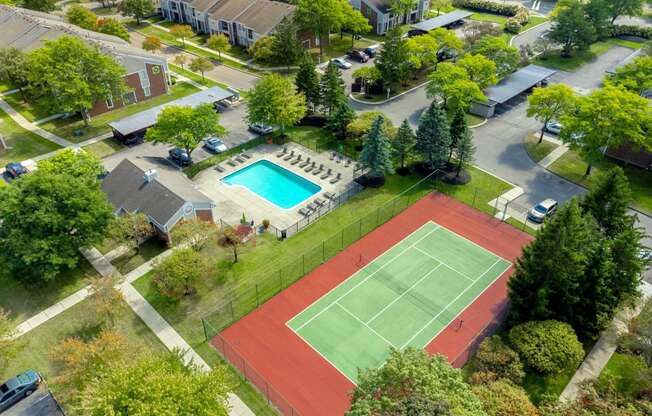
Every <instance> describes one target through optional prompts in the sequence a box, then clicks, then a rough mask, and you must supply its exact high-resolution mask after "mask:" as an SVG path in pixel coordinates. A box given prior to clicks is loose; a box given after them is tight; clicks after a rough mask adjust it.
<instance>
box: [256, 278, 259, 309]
mask: <svg viewBox="0 0 652 416" xmlns="http://www.w3.org/2000/svg"><path fill="white" fill-rule="evenodd" d="M259 306H260V298H259V297H258V283H256V307H259Z"/></svg>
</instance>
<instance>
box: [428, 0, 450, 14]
mask: <svg viewBox="0 0 652 416" xmlns="http://www.w3.org/2000/svg"><path fill="white" fill-rule="evenodd" d="M452 5H453V3H452V2H451V0H431V1H430V8H431V9H434V10H436V11H437V16H439V12H440V10H441V9H449V8H451V6H452Z"/></svg>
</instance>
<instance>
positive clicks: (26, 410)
mask: <svg viewBox="0 0 652 416" xmlns="http://www.w3.org/2000/svg"><path fill="white" fill-rule="evenodd" d="M2 415H3V416H5V415H6V416H59V415H60V416H65V413H64V412H63V410H61V408H60V407H59V404H58V403H57V401H56V400H55V399H54V397H53V396H52V394H50V392H49V390H48V389H47V387H46V386H44V385H41V387H39V389H38V390H37V391H35V392H34V393H32V394H31V395H30V396H28V397H26V398H24V399H23V400H21V401H19V402H18V403H16V404H15V405H13V406H12V407H10V408H9V409H7V410H5V411H4V412H3V413H2Z"/></svg>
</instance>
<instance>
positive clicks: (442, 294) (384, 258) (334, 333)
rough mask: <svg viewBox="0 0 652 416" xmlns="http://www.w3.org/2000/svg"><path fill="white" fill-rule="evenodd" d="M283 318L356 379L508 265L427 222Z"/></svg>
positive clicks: (433, 329) (429, 331)
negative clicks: (307, 303) (294, 312)
mask: <svg viewBox="0 0 652 416" xmlns="http://www.w3.org/2000/svg"><path fill="white" fill-rule="evenodd" d="M352 261H356V262H359V263H360V267H362V268H361V269H360V270H359V271H358V272H356V273H355V274H354V275H352V276H351V277H349V278H348V279H346V280H345V281H343V282H342V283H341V284H340V285H338V286H337V287H335V288H334V289H333V290H331V291H330V292H328V293H327V294H326V295H324V296H323V297H321V298H320V299H318V300H317V301H316V302H315V303H313V304H312V305H310V306H309V307H308V308H306V309H304V310H303V311H302V312H301V313H299V314H298V315H296V316H295V317H294V318H292V319H291V320H290V321H288V322H287V325H288V326H289V327H290V328H291V329H292V330H293V331H295V332H296V333H297V334H298V335H299V336H300V337H301V338H303V339H304V340H305V341H306V342H307V343H308V344H310V345H311V346H312V347H313V348H314V349H315V350H316V351H317V352H319V354H321V355H322V356H323V357H324V358H325V359H326V360H328V361H329V362H330V363H331V364H332V365H334V366H335V367H336V368H337V369H338V370H340V371H341V372H342V373H343V374H344V375H345V376H347V377H348V378H349V379H350V380H351V381H353V382H354V383H356V382H357V374H358V368H377V367H380V366H382V365H383V364H384V362H385V360H386V358H387V355H388V353H389V347H390V346H393V347H395V348H398V349H404V348H406V347H408V346H412V347H415V348H423V347H425V346H426V345H427V344H428V343H430V341H431V340H432V339H433V338H435V336H436V335H437V334H439V332H440V331H441V330H442V329H444V328H445V327H446V326H447V325H448V324H449V323H450V322H451V321H452V320H453V319H454V318H455V317H456V316H457V315H458V314H459V313H460V312H462V311H463V310H464V309H466V308H467V307H468V306H469V305H470V304H471V303H472V302H473V301H474V300H475V299H476V298H477V297H478V296H479V295H480V294H481V293H482V292H483V291H484V290H485V289H486V288H487V287H488V286H490V285H491V283H493V282H494V281H495V280H496V279H497V278H498V277H500V275H502V274H503V273H504V272H505V271H506V270H507V269H508V268H509V267H510V265H511V263H510V262H508V261H507V260H504V259H502V258H500V257H498V256H496V255H494V254H493V253H490V252H489V251H487V250H485V249H483V248H482V247H480V246H478V245H476V244H475V243H473V242H471V241H469V240H467V239H465V238H463V237H461V236H459V235H457V234H455V233H454V232H452V231H449V230H447V229H446V228H444V227H441V226H440V225H438V224H436V223H434V222H428V223H426V224H424V225H423V226H422V227H421V228H419V229H418V230H416V231H415V232H414V233H412V234H410V235H409V236H408V237H406V238H405V239H404V240H402V241H401V242H399V243H398V244H396V245H395V246H393V247H392V248H390V249H389V250H387V251H386V252H385V253H383V254H381V255H380V256H378V257H377V258H376V259H374V260H373V261H371V262H368V263H367V262H366V261H365V259H359V260H352Z"/></svg>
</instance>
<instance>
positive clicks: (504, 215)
mask: <svg viewBox="0 0 652 416" xmlns="http://www.w3.org/2000/svg"><path fill="white" fill-rule="evenodd" d="M508 205H509V201H507V202H506V203H505V208H504V209H503V219H502V221H503V222H505V217H506V216H507V206H508Z"/></svg>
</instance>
